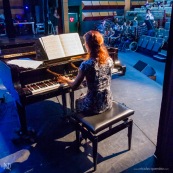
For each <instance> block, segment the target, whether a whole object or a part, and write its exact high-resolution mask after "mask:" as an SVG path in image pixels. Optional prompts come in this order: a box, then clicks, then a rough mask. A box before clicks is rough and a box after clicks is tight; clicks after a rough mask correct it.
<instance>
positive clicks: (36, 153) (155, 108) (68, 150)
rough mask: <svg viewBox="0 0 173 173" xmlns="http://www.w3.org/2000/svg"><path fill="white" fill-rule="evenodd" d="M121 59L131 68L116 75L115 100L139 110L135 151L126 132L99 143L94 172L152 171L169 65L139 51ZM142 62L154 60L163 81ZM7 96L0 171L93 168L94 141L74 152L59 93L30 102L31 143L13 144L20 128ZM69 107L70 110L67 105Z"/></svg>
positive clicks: (0, 111)
mask: <svg viewBox="0 0 173 173" xmlns="http://www.w3.org/2000/svg"><path fill="white" fill-rule="evenodd" d="M33 39H35V38H33ZM1 42H2V40H1ZM6 42H7V41H6ZM119 60H120V61H121V62H122V63H123V64H124V65H126V67H127V71H126V74H125V75H124V76H119V77H113V79H112V85H111V89H112V92H113V97H114V100H116V101H118V102H121V103H124V104H126V105H127V106H128V107H130V108H132V109H133V110H135V114H134V115H133V116H132V119H133V120H134V126H133V135H132V149H131V150H130V151H127V147H128V143H127V131H126V130H123V131H121V132H119V133H117V134H115V135H113V136H111V137H109V138H107V139H105V140H104V141H102V142H100V143H99V145H98V146H99V147H98V168H97V171H96V172H98V173H105V172H109V173H119V172H135V171H141V170H143V171H147V172H148V171H150V172H151V171H153V169H155V170H157V169H159V166H157V164H156V159H155V157H154V152H155V148H156V143H157V131H158V122H159V116H160V106H161V99H162V84H163V76H164V66H165V63H163V62H157V61H155V60H153V59H152V58H151V57H147V56H145V55H142V54H139V53H136V52H119ZM138 60H142V61H145V62H146V63H148V64H150V65H151V66H152V67H153V68H154V69H155V70H156V74H157V75H159V76H156V79H158V78H159V80H158V81H153V80H151V79H150V78H148V77H147V76H146V75H144V74H143V73H141V72H139V71H138V70H136V69H135V68H133V65H134V64H135V63H136V62H137V61H138ZM156 66H157V67H158V66H159V68H158V69H156ZM0 87H1V88H0V89H1V93H2V92H4V93H6V94H8V93H7V91H6V90H5V88H4V87H3V84H2V83H1V84H0ZM82 92H85V89H83V90H79V91H76V92H75V97H76V98H77V97H78V96H79V95H80V94H81V93H82ZM8 97H9V100H8V101H7V103H5V104H0V134H1V135H0V151H1V152H0V172H3V171H4V170H6V171H9V170H8V169H10V171H9V172H17V173H24V172H33V173H47V172H49V173H57V172H59V173H67V172H68V173H80V172H81V173H83V172H92V169H93V167H92V166H93V163H92V150H91V149H92V145H91V143H90V142H89V141H87V143H83V145H82V147H81V148H80V150H81V151H80V152H79V153H77V152H76V150H75V132H74V126H73V125H72V124H71V123H67V122H66V121H65V120H64V118H63V114H62V104H61V101H60V98H59V97H54V98H51V99H48V100H44V101H42V102H38V103H36V104H31V105H29V106H27V108H26V112H27V123H28V126H29V127H31V128H34V129H35V131H36V134H37V140H36V142H34V143H31V144H27V143H18V144H14V143H13V142H12V139H13V138H14V137H16V135H15V130H16V129H18V128H19V127H20V126H19V121H18V115H17V112H16V107H15V104H14V102H13V99H12V98H10V95H8ZM67 106H68V108H70V106H69V104H68V105H67ZM69 112H70V109H69Z"/></svg>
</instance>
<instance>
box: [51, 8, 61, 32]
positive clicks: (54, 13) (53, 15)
mask: <svg viewBox="0 0 173 173" xmlns="http://www.w3.org/2000/svg"><path fill="white" fill-rule="evenodd" d="M59 19H60V16H59V15H58V11H57V8H54V9H53V10H52V13H51V18H50V21H51V22H52V25H53V27H54V31H55V34H58V23H59Z"/></svg>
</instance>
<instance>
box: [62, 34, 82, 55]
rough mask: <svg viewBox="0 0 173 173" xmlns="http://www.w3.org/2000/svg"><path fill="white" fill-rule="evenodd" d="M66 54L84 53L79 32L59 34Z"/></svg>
mask: <svg viewBox="0 0 173 173" xmlns="http://www.w3.org/2000/svg"><path fill="white" fill-rule="evenodd" d="M59 38H60V40H61V44H62V46H63V48H64V53H65V56H72V55H79V54H84V53H85V52H84V49H83V46H82V43H81V40H80V38H79V34H78V33H68V34H61V35H59Z"/></svg>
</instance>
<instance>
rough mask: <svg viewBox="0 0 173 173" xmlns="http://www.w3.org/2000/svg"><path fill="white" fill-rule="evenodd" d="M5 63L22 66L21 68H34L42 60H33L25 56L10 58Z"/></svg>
mask: <svg viewBox="0 0 173 173" xmlns="http://www.w3.org/2000/svg"><path fill="white" fill-rule="evenodd" d="M7 63H8V64H13V65H17V66H19V67H23V68H32V69H36V68H37V67H39V66H40V65H41V64H42V63H43V61H35V60H31V59H28V58H27V59H15V60H10V61H8V62H7Z"/></svg>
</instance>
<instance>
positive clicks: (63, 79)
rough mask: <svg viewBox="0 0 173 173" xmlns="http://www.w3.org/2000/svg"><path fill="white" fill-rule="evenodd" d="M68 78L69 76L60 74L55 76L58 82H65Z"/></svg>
mask: <svg viewBox="0 0 173 173" xmlns="http://www.w3.org/2000/svg"><path fill="white" fill-rule="evenodd" d="M68 80H69V78H67V77H65V76H61V75H60V76H59V77H58V78H57V81H58V82H60V83H67V82H68Z"/></svg>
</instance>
